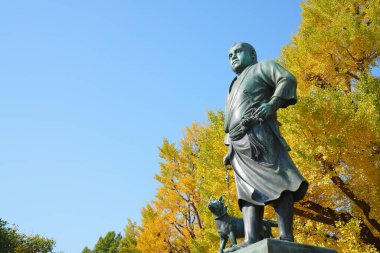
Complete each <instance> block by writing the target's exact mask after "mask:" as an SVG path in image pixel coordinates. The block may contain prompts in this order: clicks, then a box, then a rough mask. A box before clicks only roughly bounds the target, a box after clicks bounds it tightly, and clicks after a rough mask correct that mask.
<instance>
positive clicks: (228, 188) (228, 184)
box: [224, 165, 230, 206]
mask: <svg viewBox="0 0 380 253" xmlns="http://www.w3.org/2000/svg"><path fill="white" fill-rule="evenodd" d="M224 167H225V168H226V182H227V194H228V206H230V176H229V174H228V168H227V165H225V166H224Z"/></svg>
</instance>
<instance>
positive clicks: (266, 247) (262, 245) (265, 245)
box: [235, 238, 337, 253]
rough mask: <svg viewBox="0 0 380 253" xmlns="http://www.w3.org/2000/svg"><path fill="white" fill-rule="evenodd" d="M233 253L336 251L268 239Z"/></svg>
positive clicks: (334, 251) (335, 252) (320, 252)
mask: <svg viewBox="0 0 380 253" xmlns="http://www.w3.org/2000/svg"><path fill="white" fill-rule="evenodd" d="M235 253H337V251H336V250H334V249H328V248H322V247H317V246H312V245H307V244H300V243H294V242H288V241H281V240H276V239H271V238H269V239H265V240H262V241H260V242H257V243H255V244H252V245H250V246H248V247H246V248H243V249H240V250H237V251H235Z"/></svg>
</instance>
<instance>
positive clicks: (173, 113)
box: [0, 0, 301, 253]
mask: <svg viewBox="0 0 380 253" xmlns="http://www.w3.org/2000/svg"><path fill="white" fill-rule="evenodd" d="M300 12H301V9H300V7H299V1H278V0H277V1H276V0H267V1H258V0H256V1H250V0H238V1H226V0H208V1H194V0H193V1H189V0H170V1H169V0H160V1H146V0H141V1H140V0H139V1H137V0H135V1H127V0H125V1H121V0H118V1H116V0H111V1H95V0H91V1H90V0H83V1H78V0H75V1H74V0H49V1H47V0H46V1H40V0H36V1H2V2H1V3H0V24H1V25H0V117H1V124H0V154H1V155H0V170H1V178H2V180H1V186H0V187H1V193H2V194H1V195H2V196H1V199H2V201H1V204H0V218H3V219H5V220H7V221H8V222H10V223H15V224H18V225H19V228H20V230H21V231H22V232H24V233H28V234H29V233H35V234H36V233H38V234H40V235H43V236H46V237H52V238H54V239H55V240H56V241H57V247H56V250H57V251H64V252H66V253H75V252H81V250H82V249H83V248H84V246H86V245H87V246H89V247H91V248H92V247H93V246H94V244H95V242H96V241H97V239H98V237H99V236H101V235H105V234H106V233H107V232H108V231H110V230H115V231H117V232H121V231H122V229H123V227H124V226H125V225H126V224H127V219H128V218H131V219H132V220H133V221H137V222H139V221H140V209H141V207H143V206H145V205H146V204H147V203H148V202H149V201H150V200H151V199H153V198H154V194H155V191H156V188H157V187H158V186H159V185H158V183H156V182H155V181H154V179H153V177H154V175H155V174H156V173H158V171H159V166H158V163H159V161H160V159H159V157H158V147H159V146H160V145H161V143H162V139H163V138H165V137H166V138H168V139H169V140H170V141H171V142H177V141H178V140H179V139H180V138H181V136H182V130H183V129H184V127H186V126H189V125H190V124H191V123H192V122H193V121H198V122H202V121H205V120H206V111H207V110H216V109H223V108H224V99H225V95H226V91H227V88H228V86H229V83H230V81H231V79H232V78H233V72H232V71H231V70H230V68H229V65H228V60H227V53H228V49H229V47H230V46H231V45H232V43H234V42H237V41H246V42H250V43H252V44H253V45H254V46H255V47H256V50H257V52H258V57H259V60H260V59H274V58H276V57H278V56H279V55H280V50H281V47H283V46H284V45H285V44H287V43H289V41H290V38H291V35H292V34H294V33H296V31H297V27H298V25H299V22H300V19H301V17H300Z"/></svg>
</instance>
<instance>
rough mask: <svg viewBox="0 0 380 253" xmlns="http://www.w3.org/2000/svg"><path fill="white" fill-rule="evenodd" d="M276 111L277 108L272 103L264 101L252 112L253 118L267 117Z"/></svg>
mask: <svg viewBox="0 0 380 253" xmlns="http://www.w3.org/2000/svg"><path fill="white" fill-rule="evenodd" d="M274 112H275V108H274V106H273V104H271V103H263V104H262V105H260V106H259V108H257V110H256V111H255V112H254V113H253V114H252V116H253V118H257V119H266V118H267V117H268V116H270V115H272V114H273V113H274Z"/></svg>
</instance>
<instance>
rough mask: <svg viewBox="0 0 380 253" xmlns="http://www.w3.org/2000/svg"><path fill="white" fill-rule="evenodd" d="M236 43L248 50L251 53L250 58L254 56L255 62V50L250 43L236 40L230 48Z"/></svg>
mask: <svg viewBox="0 0 380 253" xmlns="http://www.w3.org/2000/svg"><path fill="white" fill-rule="evenodd" d="M238 44H241V45H242V46H243V47H244V48H245V49H246V50H248V51H249V52H250V53H251V56H252V58H254V60H255V62H257V54H256V50H255V48H254V47H253V46H252V45H251V44H249V43H246V42H236V43H234V44H233V45H232V46H231V48H232V47H234V46H236V45H238Z"/></svg>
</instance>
